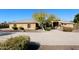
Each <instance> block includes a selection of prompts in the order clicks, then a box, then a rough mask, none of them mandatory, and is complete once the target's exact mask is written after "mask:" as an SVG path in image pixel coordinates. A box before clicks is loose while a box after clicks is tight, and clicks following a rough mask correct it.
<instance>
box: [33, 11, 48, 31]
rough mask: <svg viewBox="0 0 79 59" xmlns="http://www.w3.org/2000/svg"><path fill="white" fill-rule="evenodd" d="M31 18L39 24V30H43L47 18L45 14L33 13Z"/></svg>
mask: <svg viewBox="0 0 79 59" xmlns="http://www.w3.org/2000/svg"><path fill="white" fill-rule="evenodd" d="M33 18H34V19H35V20H36V21H38V22H39V25H40V26H41V28H42V29H43V30H44V24H45V20H46V18H47V14H46V13H43V12H40V13H35V14H33Z"/></svg>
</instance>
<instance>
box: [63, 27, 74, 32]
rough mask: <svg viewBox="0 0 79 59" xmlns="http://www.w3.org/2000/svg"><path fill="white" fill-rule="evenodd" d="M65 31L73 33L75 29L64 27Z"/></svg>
mask: <svg viewBox="0 0 79 59" xmlns="http://www.w3.org/2000/svg"><path fill="white" fill-rule="evenodd" d="M63 31H65V32H72V31H73V28H72V27H63Z"/></svg>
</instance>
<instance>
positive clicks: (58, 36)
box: [0, 30, 79, 49]
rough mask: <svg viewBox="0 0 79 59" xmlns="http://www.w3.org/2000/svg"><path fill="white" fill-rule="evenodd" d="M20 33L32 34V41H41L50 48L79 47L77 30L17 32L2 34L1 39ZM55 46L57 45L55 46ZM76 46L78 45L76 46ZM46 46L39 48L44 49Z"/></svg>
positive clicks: (41, 43)
mask: <svg viewBox="0 0 79 59" xmlns="http://www.w3.org/2000/svg"><path fill="white" fill-rule="evenodd" d="M18 35H28V36H30V40H31V41H33V42H37V43H40V45H41V46H44V47H47V46H51V48H49V49H79V33H77V32H63V31H59V30H51V31H43V32H15V33H14V34H11V35H5V36H0V39H6V38H9V37H13V36H18ZM41 46H40V47H41ZM53 46H55V48H54V47H53ZM60 46H62V47H60ZM65 46H66V47H65ZM67 46H68V47H67ZM72 46H73V47H72ZM75 46H77V47H76V48H75ZM44 47H42V48H39V49H44ZM57 47H60V48H57ZM46 49H48V48H46Z"/></svg>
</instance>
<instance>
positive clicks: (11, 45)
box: [0, 36, 30, 50]
mask: <svg viewBox="0 0 79 59" xmlns="http://www.w3.org/2000/svg"><path fill="white" fill-rule="evenodd" d="M29 41H30V38H29V37H28V36H18V37H13V38H10V39H8V40H6V41H5V42H3V43H0V49H1V50H23V49H27V48H28V43H29Z"/></svg>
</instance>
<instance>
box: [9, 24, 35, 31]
mask: <svg viewBox="0 0 79 59" xmlns="http://www.w3.org/2000/svg"><path fill="white" fill-rule="evenodd" d="M13 26H14V24H9V28H10V29H12V27H13ZM16 26H17V27H18V28H19V27H23V28H24V29H25V30H35V29H36V23H33V24H31V23H30V28H28V24H16Z"/></svg>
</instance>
